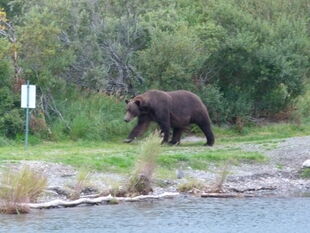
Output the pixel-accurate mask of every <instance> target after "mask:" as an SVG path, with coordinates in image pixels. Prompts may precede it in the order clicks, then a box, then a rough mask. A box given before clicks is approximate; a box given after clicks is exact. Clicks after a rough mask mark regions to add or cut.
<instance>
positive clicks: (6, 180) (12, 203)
mask: <svg viewBox="0 0 310 233" xmlns="http://www.w3.org/2000/svg"><path fill="white" fill-rule="evenodd" d="M46 185H47V179H46V177H45V176H43V175H42V174H41V173H40V172H35V171H33V170H31V169H30V168H29V167H23V168H22V169H21V170H19V171H13V170H9V171H8V172H6V173H4V175H3V176H2V177H1V181H0V201H1V203H0V212H1V213H6V214H21V213H27V212H29V208H28V207H27V205H23V204H22V203H29V202H36V201H37V199H38V197H39V196H40V195H41V193H42V192H43V191H44V189H45V188H46Z"/></svg>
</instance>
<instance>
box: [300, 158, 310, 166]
mask: <svg viewBox="0 0 310 233" xmlns="http://www.w3.org/2000/svg"><path fill="white" fill-rule="evenodd" d="M302 168H310V159H307V160H306V161H305V162H303V164H302Z"/></svg>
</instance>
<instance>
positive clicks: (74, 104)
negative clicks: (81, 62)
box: [51, 88, 132, 140]
mask: <svg viewBox="0 0 310 233" xmlns="http://www.w3.org/2000/svg"><path fill="white" fill-rule="evenodd" d="M68 100H70V101H68ZM56 103H57V106H58V107H59V110H60V111H61V112H62V115H63V118H64V121H63V120H61V119H56V120H52V122H51V126H52V127H51V130H52V137H53V138H54V139H56V140H57V139H58V140H59V139H65V138H67V139H68V138H69V139H72V140H78V139H84V140H112V139H115V138H120V137H125V136H124V135H126V134H127V133H128V132H129V130H130V128H131V127H132V125H131V124H126V123H125V122H124V120H123V118H124V108H125V106H124V105H125V104H124V103H123V101H121V100H119V99H117V98H115V97H113V96H107V95H105V94H101V93H97V94H95V93H92V92H87V91H80V92H79V91H77V90H76V89H74V88H73V89H71V91H68V92H67V93H66V94H64V95H59V96H58V97H57V99H56Z"/></svg>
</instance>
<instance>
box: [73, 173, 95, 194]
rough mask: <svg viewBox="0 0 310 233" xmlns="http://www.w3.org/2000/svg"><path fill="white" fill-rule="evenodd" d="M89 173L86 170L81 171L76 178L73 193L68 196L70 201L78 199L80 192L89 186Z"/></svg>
mask: <svg viewBox="0 0 310 233" xmlns="http://www.w3.org/2000/svg"><path fill="white" fill-rule="evenodd" d="M90 176H91V173H90V172H89V171H88V170H87V169H81V170H80V171H79V172H78V174H77V176H76V183H75V184H74V185H73V191H72V193H71V194H70V199H71V200H77V199H79V198H80V196H81V193H82V191H83V190H84V189H85V188H86V187H88V186H90Z"/></svg>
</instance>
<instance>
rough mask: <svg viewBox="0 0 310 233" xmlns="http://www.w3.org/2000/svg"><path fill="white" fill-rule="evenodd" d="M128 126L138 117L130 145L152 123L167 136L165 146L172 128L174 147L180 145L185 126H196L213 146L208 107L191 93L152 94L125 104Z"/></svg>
mask: <svg viewBox="0 0 310 233" xmlns="http://www.w3.org/2000/svg"><path fill="white" fill-rule="evenodd" d="M126 103H127V106H126V115H125V118H124V120H125V121H126V122H128V121H130V120H132V119H133V118H134V117H138V123H137V125H136V126H135V127H134V128H133V130H132V131H131V132H130V134H129V136H128V138H127V139H126V140H125V142H131V141H132V140H133V139H134V138H136V137H138V136H140V135H141V134H142V133H143V132H144V131H145V130H146V129H147V127H148V126H149V124H150V122H151V121H155V122H157V123H158V124H159V126H160V128H161V131H162V133H163V134H164V139H163V142H164V143H166V142H168V140H169V131H170V128H173V136H172V139H171V141H170V143H171V144H178V143H180V139H181V134H182V132H183V130H184V129H185V128H186V126H188V125H190V124H197V125H198V126H199V127H200V128H201V130H202V131H203V132H204V134H205V136H206V138H207V145H209V146H212V145H213V144H214V135H213V132H212V130H211V121H210V117H209V114H208V110H207V108H206V106H205V105H204V104H203V103H202V101H201V100H200V98H199V97H198V96H197V95H195V94H194V93H192V92H189V91H184V90H179V91H170V92H164V91H159V90H150V91H147V92H145V93H144V94H141V95H138V96H136V97H134V98H133V99H132V100H130V101H126Z"/></svg>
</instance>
